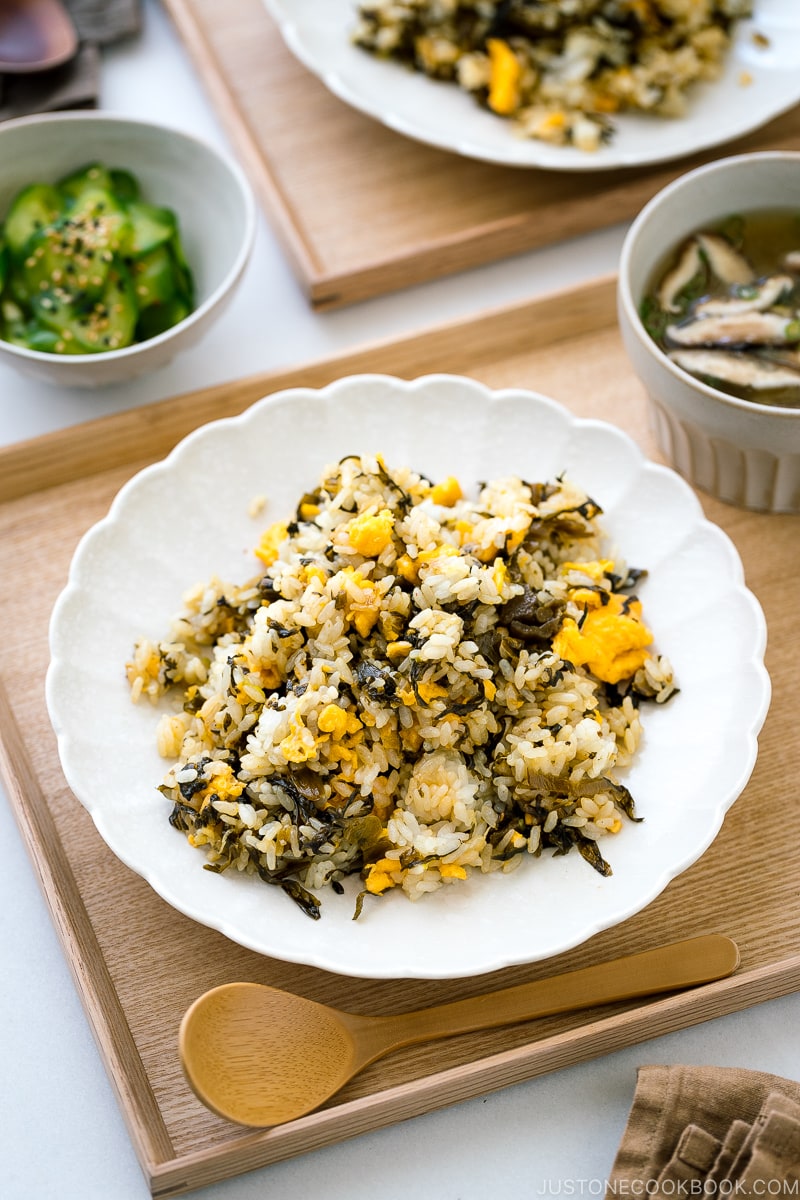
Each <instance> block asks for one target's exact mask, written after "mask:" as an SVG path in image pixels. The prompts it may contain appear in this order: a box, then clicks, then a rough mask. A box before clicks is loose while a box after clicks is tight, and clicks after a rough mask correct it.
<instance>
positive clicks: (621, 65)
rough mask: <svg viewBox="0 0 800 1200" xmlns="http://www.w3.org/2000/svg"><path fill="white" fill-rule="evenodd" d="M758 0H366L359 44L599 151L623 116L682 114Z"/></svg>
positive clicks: (531, 127) (538, 133)
mask: <svg viewBox="0 0 800 1200" xmlns="http://www.w3.org/2000/svg"><path fill="white" fill-rule="evenodd" d="M752 9H753V3H752V0H361V3H360V4H358V6H357V18H356V24H355V31H354V34H353V40H354V41H355V43H356V44H357V45H358V46H361V47H363V48H364V49H366V50H368V51H371V52H372V53H374V54H377V55H378V56H380V57H384V58H391V59H396V60H399V61H401V62H404V63H408V64H409V65H411V66H412V67H414V68H415V69H416V70H418V71H421V72H423V73H424V74H426V75H429V76H431V77H432V78H434V79H444V80H452V81H454V82H455V83H456V84H458V85H459V86H460V87H461V88H463V89H464V90H465V91H467V92H469V93H471V94H472V95H473V96H475V97H476V99H477V100H479V101H480V102H481V103H482V104H484V105H486V106H487V107H488V108H489V109H490V110H491V111H492V112H495V113H497V114H498V115H499V116H503V117H510V118H513V119H514V121H515V122H516V125H517V128H518V129H519V131H520V132H521V133H522V134H523V135H524V136H526V137H531V138H537V139H539V140H541V141H544V142H549V143H551V144H554V145H567V144H569V145H574V146H576V147H577V148H579V149H581V150H596V149H597V148H598V146H599V145H601V143H602V142H604V141H608V140H609V139H610V138H611V137H612V136H613V130H614V124H613V122H614V116H615V114H617V113H623V112H641V113H652V114H656V115H658V116H662V117H680V116H683V115H684V114H685V113H686V111H687V108H688V105H689V103H690V93H691V89H692V88H693V86H694V85H696V84H698V83H703V82H709V81H713V80H715V79H717V78H718V77H719V75H720V73H721V70H722V67H723V65H724V62H725V56H726V54H727V51H728V49H729V47H730V43H731V35H732V31H733V27H734V24H735V22H736V20H737V19H740V18H742V17H746V16H750V15H751V13H752Z"/></svg>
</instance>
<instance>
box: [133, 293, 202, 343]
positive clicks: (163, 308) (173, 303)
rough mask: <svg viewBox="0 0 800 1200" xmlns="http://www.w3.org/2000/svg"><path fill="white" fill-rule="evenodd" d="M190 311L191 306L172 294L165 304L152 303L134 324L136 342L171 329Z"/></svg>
mask: <svg viewBox="0 0 800 1200" xmlns="http://www.w3.org/2000/svg"><path fill="white" fill-rule="evenodd" d="M191 311H192V309H191V307H190V306H189V305H188V304H187V303H186V301H185V300H183V299H182V298H181V297H180V296H173V297H172V299H171V300H167V302H166V304H152V305H151V306H150V308H146V309H145V310H144V312H142V313H141V314H140V316H139V320H138V322H137V324H136V340H137V342H144V341H147V339H148V338H152V337H157V336H158V334H159V333H164V332H165V330H167V329H172V327H173V325H177V324H178V322H179V321H183V320H185V319H186V317H188V316H189V313H190V312H191Z"/></svg>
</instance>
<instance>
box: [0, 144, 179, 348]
mask: <svg viewBox="0 0 800 1200" xmlns="http://www.w3.org/2000/svg"><path fill="white" fill-rule="evenodd" d="M194 305H195V298H194V281H193V278H192V272H191V269H190V267H189V265H188V263H187V262H186V258H185V256H184V252H183V247H182V245H181V238H180V231H179V229H178V220H177V217H176V215H175V213H174V212H173V211H172V210H171V209H169V208H160V207H156V206H155V205H153V204H150V203H147V202H146V201H145V200H144V199H143V198H142V194H141V189H140V186H139V183H138V180H137V179H136V178H135V177H134V176H133V175H132V174H131V173H130V172H129V171H125V170H120V169H115V168H111V169H109V168H108V167H106V166H104V165H103V164H102V163H92V164H90V165H89V166H86V167H84V168H82V169H81V170H79V171H76V172H74V173H73V174H71V175H68V176H66V177H65V178H64V179H61V180H59V181H58V182H57V183H55V184H49V183H33V184H31V185H29V186H28V187H26V188H23V190H22V191H21V192H19V194H18V195H17V196H16V197H15V199H14V200H13V201H12V203H11V207H10V208H9V210H8V213H7V214H6V217H5V221H4V222H3V224H2V226H0V338H3V339H4V340H5V341H7V342H13V343H14V344H16V345H19V346H25V347H27V348H28V349H30V350H39V351H43V352H44V353H47V354H95V353H105V352H108V351H111V350H119V349H121V348H122V347H124V346H130V345H132V344H133V343H134V342H143V341H146V340H147V339H148V338H152V337H155V336H156V335H157V334H159V333H163V332H164V331H165V330H167V329H170V328H171V327H172V326H173V325H176V324H177V323H178V322H179V321H182V320H183V319H184V317H187V316H188V315H189V313H191V312H192V310H193V308H194Z"/></svg>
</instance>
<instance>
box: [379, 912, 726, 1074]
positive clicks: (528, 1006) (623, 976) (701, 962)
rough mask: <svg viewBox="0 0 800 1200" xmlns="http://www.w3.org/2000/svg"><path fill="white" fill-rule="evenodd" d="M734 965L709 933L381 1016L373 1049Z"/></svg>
mask: <svg viewBox="0 0 800 1200" xmlns="http://www.w3.org/2000/svg"><path fill="white" fill-rule="evenodd" d="M738 965H739V950H738V948H737V946H736V943H735V942H732V941H731V940H730V938H727V937H723V936H721V935H719V934H708V935H707V936H705V937H697V938H689V939H687V940H685V941H680V942H673V943H671V944H669V945H667V946H659V947H658V948H656V949H655V950H645V951H644V952H643V953H641V954H632V955H629V956H628V957H625V958H616V959H612V960H611V961H610V962H604V963H598V964H597V965H596V966H592V967H585V968H583V970H580V971H572V972H570V973H568V974H565V975H554V976H552V977H550V978H549V979H538V980H536V981H535V982H533V983H522V984H519V985H518V986H517V987H511V988H505V989H504V990H502V991H499V992H489V993H487V994H486V995H485V996H473V997H471V998H470V999H469V1000H456V1001H454V1002H453V1003H451V1004H440V1005H438V1006H436V1007H434V1008H426V1009H420V1010H419V1011H417V1012H408V1013H400V1014H399V1015H398V1016H396V1017H384V1018H381V1019H379V1025H380V1033H379V1031H378V1030H377V1029H376V1030H375V1033H376V1034H378V1033H379V1036H380V1038H381V1041H382V1044H383V1048H382V1050H381V1051H380V1052H381V1053H387V1052H388V1050H390V1049H391V1050H396V1049H398V1048H399V1047H400V1046H408V1045H411V1044H413V1043H414V1042H426V1041H432V1040H434V1039H436V1038H441V1037H451V1036H453V1035H454V1034H458V1033H469V1032H472V1031H474V1030H476V1029H492V1028H495V1027H497V1026H500V1025H512V1024H516V1023H517V1022H518V1021H531V1020H533V1019H534V1018H536V1017H545V1016H550V1015H552V1014H554V1013H561V1012H570V1011H573V1010H575V1009H580V1008H588V1007H591V1006H594V1005H600V1004H609V1003H611V1002H612V1001H616V1000H630V999H633V998H634V997H636V996H651V995H655V994H657V993H659V992H671V991H677V990H678V989H680V988H687V987H694V986H695V985H696V984H699V983H707V982H709V981H710V980H713V979H722V978H724V977H725V976H726V975H731V974H732V973H733V972H734V971H735V970H736V968H737V966H738ZM389 1043H391V1044H389Z"/></svg>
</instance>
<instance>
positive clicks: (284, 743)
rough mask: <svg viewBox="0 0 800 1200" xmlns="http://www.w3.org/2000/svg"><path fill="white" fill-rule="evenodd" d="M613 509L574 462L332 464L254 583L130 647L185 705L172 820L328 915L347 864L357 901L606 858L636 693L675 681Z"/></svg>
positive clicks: (637, 727)
mask: <svg viewBox="0 0 800 1200" xmlns="http://www.w3.org/2000/svg"><path fill="white" fill-rule="evenodd" d="M600 515H601V510H600V508H599V507H598V505H597V504H596V503H595V502H594V500H593V499H591V498H590V497H588V496H587V495H586V494H585V493H584V492H583V491H581V490H580V488H579V487H578V486H577V485H576V484H575V483H573V482H571V481H569V480H566V479H564V478H559V479H555V480H552V481H547V482H535V483H531V482H526V481H524V480H522V479H519V478H516V477H514V478H506V479H499V480H495V481H493V482H489V483H484V484H481V485H479V486H478V488H477V489H476V495H475V498H473V499H467V498H465V496H464V495H463V493H462V487H461V484H460V483H459V482H458V481H457V480H456V479H455V478H452V477H450V478H446V479H443V480H440V481H438V482H432V481H430V480H428V479H426V478H425V477H424V476H422V475H420V474H417V473H415V472H414V471H413V470H411V469H409V468H406V467H402V468H400V467H390V466H387V465H386V463H385V462H384V460H383V458H382V457H381V456H380V455H376V456H373V457H367V456H352V457H347V458H345V459H343V460H342V461H341V462H339V463H338V464H335V465H332V466H330V467H328V468H327V469H326V470H325V471H324V472H323V474H322V476H321V478H320V481H319V483H318V484H317V486H316V487H313V489H312V490H311V491H309V492H307V493H306V494H304V495H303V496H302V497H301V498H300V499H299V502H298V505H297V510H296V512H295V513H294V514H293V515H291V516H290V518H289V519H288V520H287V521H286V522H285V523H283V522H277V523H273V524H272V525H270V526H269V527H268V528H267V530H266V531H265V533H264V534H263V536H262V537H261V540H260V543H259V544H258V546H257V549H256V554H257V556H258V559H259V560H260V563H259V566H260V570H259V571H257V572H255V573H254V575H253V578H252V579H251V580H250V581H249V582H247V583H245V584H244V585H242V584H236V583H231V582H223V581H222V580H220V579H211V580H209V581H207V582H204V583H202V584H200V585H198V586H197V587H196V588H194V589H193V590H192V591H191V592H190V593H189V594H188V595H186V596H185V597H184V607H183V609H182V611H181V612H180V613H179V614H178V615H177V616H176V617H175V618H174V620H173V622H172V627H171V630H170V632H169V635H168V636H167V637H166V638H165V639H164V640H163V641H160V642H156V641H151V640H148V639H145V638H143V639H141V640H140V641H139V642H138V643H137V645H136V647H135V649H134V652H133V654H132V657H131V661H130V662H129V663H128V666H127V674H128V680H129V683H130V685H131V689H132V696H133V699H134V700H139V699H141V698H142V697H149V698H150V699H151V700H153V701H154V702H156V701H159V699H160V698H161V697H163V696H164V695H165V694H167V693H169V695H170V696H171V697H172V698H173V700H174V701H175V704H174V706H173V708H172V709H170V710H169V711H165V713H164V715H163V716H162V717H161V719H160V722H159V725H158V735H157V736H158V747H159V750H160V752H161V754H162V755H163V756H165V757H166V758H171V759H174V760H175V761H174V763H173V765H172V766H171V767H170V768H169V770H168V772H167V774H166V777H165V778H164V781H163V784H162V786H161V791H162V792H163V794H164V796H165V797H166V798H167V800H168V801H169V806H168V808H167V810H166V812H165V819H167V815H169V819H170V820H171V822H172V824H173V825H174V826H175V827H176V829H178V830H180V831H182V832H183V833H184V834H186V835H187V836H188V838H189V841H190V842H191V843H192V844H193V845H194V846H196V847H198V848H200V849H201V850H202V851H203V852H204V854H205V857H206V866H207V867H208V868H210V869H212V870H216V871H222V870H235V871H245V872H250V873H254V874H257V875H258V876H260V877H261V879H262V880H264V881H265V882H267V883H271V884H276V885H279V886H280V887H282V888H283V890H284V891H285V892H286V893H287V894H288V895H289V896H290V897H291V898H292V899H293V900H295V901H296V902H297V903H298V904H299V905H300V906H301V907H302V908H303V909H304V910H305V911H306V912H307V913H308V914H309V915H310V916H312V917H317V916H319V912H320V903H321V898H320V893H321V892H323V891H325V890H327V889H329V888H332V889H333V891H339V892H340V891H342V890H343V889H342V881H343V880H344V879H345V878H346V877H348V876H356V877H357V878H358V879H359V881H360V882H359V894H358V900H357V904H356V915H358V914H360V913H362V911H363V909H364V906H365V903H368V904H371V903H372V902H373V899H374V898H377V897H381V896H384V895H385V894H386V893H392V892H402V893H405V894H406V895H407V896H408V897H410V898H411V899H412V900H416V899H419V898H420V897H421V896H423V895H424V894H425V893H426V892H431V891H434V890H436V889H439V888H441V887H442V886H443V885H457V884H458V883H459V881H462V880H464V879H466V878H467V877H468V875H469V874H470V873H472V872H491V871H508V870H512V869H514V868H515V867H518V866H520V865H521V864H522V863H524V862H525V861H526V860H527V861H528V863H529V867H528V868H527V869H535V866H533V863H532V861H531V860H533V859H536V858H537V857H538V856H539V855H541V854H542V853H543V851H548V850H549V851H553V852H555V853H557V854H561V853H566V852H568V851H570V850H572V849H575V850H577V851H578V852H579V853H580V854H582V855H583V856H584V858H585V859H587V860H588V862H589V863H590V864H591V866H592V867H594V868H595V869H597V870H598V871H600V872H601V873H602V874H608V873H609V872H610V867H609V866H608V865H607V862H606V858H605V855H604V853H603V852H601V843H602V842H605V840H606V839H608V838H611V837H613V835H614V834H615V833H616V832H618V831H619V830H620V829H621V827H622V824H623V822H624V821H625V820H627V819H634V820H635V819H636V817H635V815H634V808H633V799H632V797H631V795H630V794H629V792H628V791H627V789H626V788H625V787H624V786H623V785H622V784H621V783H620V782H619V777H618V775H617V772H618V771H619V770H620V769H621V768H624V767H626V766H627V765H628V764H629V763H630V762H631V760H632V758H633V757H634V755H635V753H636V750H637V746H638V744H639V739H640V736H641V724H640V716H639V704H640V702H641V701H652V702H655V703H663V702H664V701H665V700H666V699H668V698H669V697H670V696H671V695H672V694H673V693H674V692H675V685H674V682H673V674H672V669H671V667H670V665H669V663H668V662H667V660H666V659H665V658H664V657H663V656H661V655H659V654H658V653H657V652H656V651H655V650H654V648H653V636H652V634H651V632H650V630H649V629H648V628H647V626H646V624H645V623H644V620H643V617H642V611H641V604H640V602H639V600H638V599H637V598H636V595H635V588H636V583H637V580H638V579H639V578H640V575H641V572H638V571H635V570H632V569H629V568H628V567H627V566H626V565H625V564H624V563H622V562H621V561H620V560H619V559H618V558H617V557H614V556H613V554H612V553H611V552H610V551H609V549H608V547H607V545H606V541H605V539H604V536H603V532H602V529H601V526H600V521H599V518H600ZM587 869H589V868H587Z"/></svg>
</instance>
